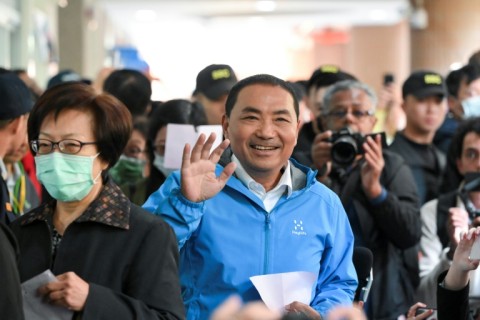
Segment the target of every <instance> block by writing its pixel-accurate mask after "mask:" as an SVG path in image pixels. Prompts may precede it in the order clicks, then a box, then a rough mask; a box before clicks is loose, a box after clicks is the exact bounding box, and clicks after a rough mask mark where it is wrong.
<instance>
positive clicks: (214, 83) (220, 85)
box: [193, 64, 238, 100]
mask: <svg viewBox="0 0 480 320" xmlns="http://www.w3.org/2000/svg"><path fill="white" fill-rule="evenodd" d="M237 82H238V80H237V77H236V76H235V73H234V72H233V69H232V67H230V66H229V65H226V64H211V65H209V66H207V67H206V68H204V69H203V70H202V71H200V72H199V73H198V75H197V86H196V87H195V91H194V92H193V94H196V93H203V94H204V95H205V96H206V97H207V98H208V99H210V100H218V99H219V98H220V97H221V96H222V95H224V94H228V93H229V92H230V90H231V89H232V87H233V86H234V85H235V84H236V83H237Z"/></svg>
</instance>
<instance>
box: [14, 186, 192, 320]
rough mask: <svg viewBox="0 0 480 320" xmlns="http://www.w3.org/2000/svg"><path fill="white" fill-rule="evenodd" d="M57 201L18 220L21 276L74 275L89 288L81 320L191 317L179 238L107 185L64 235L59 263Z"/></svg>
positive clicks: (16, 229) (17, 230)
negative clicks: (55, 236) (187, 309)
mask: <svg viewBox="0 0 480 320" xmlns="http://www.w3.org/2000/svg"><path fill="white" fill-rule="evenodd" d="M54 206H55V201H52V202H49V203H46V204H44V205H42V206H40V207H38V208H36V209H34V210H32V211H31V212H29V213H27V214H25V215H23V216H21V217H20V218H18V219H17V220H15V221H14V222H13V223H12V225H11V228H12V230H13V232H14V234H15V235H16V237H17V240H18V243H19V246H20V263H19V270H20V278H21V281H22V282H23V281H25V280H28V279H30V278H32V277H34V276H35V275H37V274H39V273H41V272H43V271H45V270H46V269H51V270H52V272H53V273H54V274H55V275H60V274H63V273H65V272H69V271H73V272H75V273H76V274H77V275H78V276H79V277H80V278H82V279H83V280H84V281H86V282H88V283H89V285H90V289H89V293H88V297H87V301H86V303H85V308H84V310H83V311H82V313H81V314H80V316H81V318H82V319H184V318H185V316H184V307H183V302H182V298H181V293H180V282H179V277H178V247H177V241H176V237H175V234H174V233H173V231H172V229H171V228H170V226H169V225H168V224H167V223H165V222H164V221H163V220H162V219H160V218H158V217H156V216H154V215H152V214H149V213H147V212H146V211H144V210H143V209H141V208H140V207H137V206H136V205H133V204H131V202H130V201H129V200H128V199H127V198H126V197H125V195H124V194H123V193H122V192H121V191H120V189H119V188H118V186H116V185H115V184H114V183H112V182H107V183H106V185H105V186H104V188H103V190H102V191H101V193H100V194H99V196H98V197H97V199H96V200H94V201H93V202H92V203H91V204H90V206H89V207H88V208H87V210H86V211H85V212H84V213H83V214H82V215H81V216H80V217H79V218H78V219H76V220H75V221H74V222H72V223H71V224H70V225H69V226H68V227H67V229H66V230H65V232H64V234H63V237H62V240H61V242H60V245H59V247H58V249H57V253H56V257H55V260H54V262H53V263H52V235H51V229H52V227H51V225H52V224H51V222H49V221H52V220H51V219H52V215H53V212H54Z"/></svg>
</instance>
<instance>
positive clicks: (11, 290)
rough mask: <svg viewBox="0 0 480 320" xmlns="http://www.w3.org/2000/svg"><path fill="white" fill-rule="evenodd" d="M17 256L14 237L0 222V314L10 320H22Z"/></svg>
mask: <svg viewBox="0 0 480 320" xmlns="http://www.w3.org/2000/svg"><path fill="white" fill-rule="evenodd" d="M17 255H18V248H17V243H16V241H15V238H14V236H13V235H12V233H11V231H10V230H9V229H8V227H7V226H5V225H4V224H3V223H2V222H0V274H1V276H0V288H2V289H1V290H0V314H2V315H4V316H8V319H12V320H17V319H23V318H24V316H23V310H22V295H21V289H20V277H19V276H18V270H17Z"/></svg>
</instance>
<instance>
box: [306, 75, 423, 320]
mask: <svg viewBox="0 0 480 320" xmlns="http://www.w3.org/2000/svg"><path fill="white" fill-rule="evenodd" d="M323 101H324V107H325V114H324V119H325V128H326V129H328V130H327V131H325V132H324V133H321V134H319V135H317V136H316V138H315V142H316V143H315V147H314V148H313V152H312V158H313V160H314V162H315V165H316V166H317V167H318V168H322V170H321V172H320V174H323V175H322V176H319V179H320V180H321V181H323V182H324V183H326V184H327V185H329V186H330V187H331V188H332V189H333V190H334V191H335V192H336V193H337V194H338V195H339V196H340V198H341V200H342V203H343V205H344V207H345V211H346V212H347V215H348V217H349V220H350V224H351V226H352V229H353V233H354V235H355V245H356V246H365V247H368V248H369V249H370V250H372V252H373V255H374V265H373V274H374V276H373V278H374V281H373V285H372V289H371V293H370V299H369V300H368V301H367V304H366V306H365V307H366V313H367V315H368V318H369V319H385V320H390V319H397V318H398V317H399V316H402V315H403V314H404V313H405V312H406V310H408V308H409V306H410V305H411V304H412V302H413V293H414V287H415V286H416V284H417V281H418V258H417V252H418V251H417V247H416V245H417V243H418V241H419V240H420V235H421V224H420V215H419V204H418V195H417V191H416V187H415V182H414V179H413V177H412V173H411V171H410V169H409V168H408V166H407V165H406V164H405V162H404V160H403V159H402V158H401V157H400V156H398V155H396V154H393V153H391V152H388V151H386V150H383V144H382V139H381V136H380V135H376V136H369V137H366V138H365V137H364V135H368V134H371V132H372V130H373V127H374V125H375V122H376V119H375V117H374V111H375V105H376V96H375V94H374V92H373V91H372V90H371V89H370V88H369V87H368V86H366V85H365V84H362V83H360V82H357V81H351V80H346V81H341V82H338V83H336V84H334V85H333V86H331V87H330V88H329V89H327V91H326V93H325V96H324V100H323ZM332 131H333V132H332ZM334 132H335V134H334ZM322 171H323V172H322Z"/></svg>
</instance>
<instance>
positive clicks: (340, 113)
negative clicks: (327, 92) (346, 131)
mask: <svg viewBox="0 0 480 320" xmlns="http://www.w3.org/2000/svg"><path fill="white" fill-rule="evenodd" d="M349 113H351V114H352V116H353V117H354V118H355V119H357V120H360V119H362V118H366V117H370V116H373V114H374V112H373V111H371V110H368V111H361V110H353V111H352V112H348V111H345V110H334V111H330V112H328V113H327V114H326V116H327V117H332V118H334V119H336V120H340V119H344V118H345V117H346V116H347V114H349Z"/></svg>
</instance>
